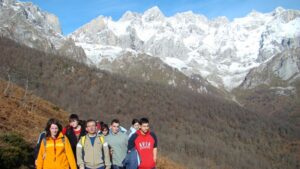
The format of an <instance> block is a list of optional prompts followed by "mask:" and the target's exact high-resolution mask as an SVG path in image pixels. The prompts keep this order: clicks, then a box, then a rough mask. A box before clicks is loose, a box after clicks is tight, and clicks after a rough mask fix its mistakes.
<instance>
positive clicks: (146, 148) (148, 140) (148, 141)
mask: <svg viewBox="0 0 300 169" xmlns="http://www.w3.org/2000/svg"><path fill="white" fill-rule="evenodd" d="M132 148H135V149H136V150H137V152H138V154H139V156H140V159H141V163H140V165H139V169H152V168H154V167H155V162H154V159H153V149H154V148H157V139H156V135H155V134H154V133H153V132H150V131H148V132H147V133H146V135H143V134H142V133H141V131H140V130H138V131H137V132H136V133H134V134H133V135H132V136H131V137H130V139H129V141H128V150H131V149H132Z"/></svg>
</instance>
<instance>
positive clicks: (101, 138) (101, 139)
mask: <svg viewBox="0 0 300 169" xmlns="http://www.w3.org/2000/svg"><path fill="white" fill-rule="evenodd" d="M98 137H99V140H100V142H101V143H102V144H104V137H103V136H98ZM85 139H86V136H82V137H81V140H80V144H81V145H82V147H84V144H85Z"/></svg>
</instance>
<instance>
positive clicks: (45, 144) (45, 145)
mask: <svg viewBox="0 0 300 169" xmlns="http://www.w3.org/2000/svg"><path fill="white" fill-rule="evenodd" d="M43 142H44V150H45V151H44V154H43V160H45V158H46V148H47V140H46V133H45V135H44V137H43Z"/></svg>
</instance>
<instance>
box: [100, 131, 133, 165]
mask: <svg viewBox="0 0 300 169" xmlns="http://www.w3.org/2000/svg"><path fill="white" fill-rule="evenodd" d="M105 141H106V142H107V143H108V144H109V146H110V148H111V149H112V164H113V165H117V166H123V164H122V161H123V160H124V159H125V157H126V154H127V145H128V137H127V134H125V133H122V132H120V131H119V132H118V133H117V134H113V133H112V132H110V133H109V135H108V136H107V137H105Z"/></svg>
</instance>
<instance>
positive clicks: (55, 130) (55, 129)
mask: <svg viewBox="0 0 300 169" xmlns="http://www.w3.org/2000/svg"><path fill="white" fill-rule="evenodd" d="M50 134H51V137H56V136H57V134H58V126H57V125H56V124H51V126H50Z"/></svg>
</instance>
